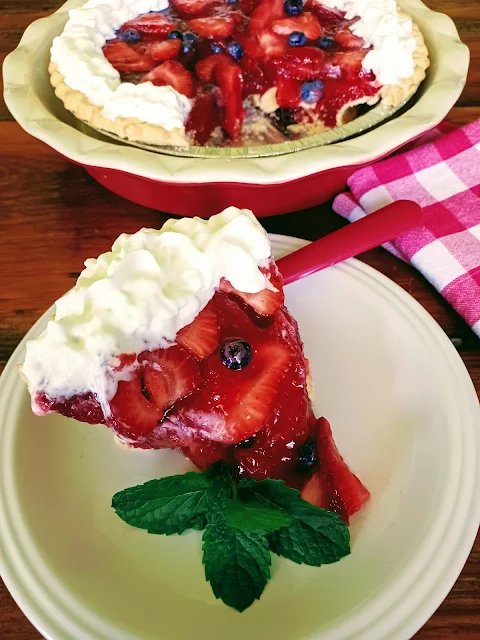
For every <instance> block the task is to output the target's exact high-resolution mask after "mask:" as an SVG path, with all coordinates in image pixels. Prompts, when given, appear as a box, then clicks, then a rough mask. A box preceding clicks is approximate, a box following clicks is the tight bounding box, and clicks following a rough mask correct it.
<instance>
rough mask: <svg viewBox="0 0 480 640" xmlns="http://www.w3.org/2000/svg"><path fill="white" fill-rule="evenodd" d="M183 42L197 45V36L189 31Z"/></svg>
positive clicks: (184, 35)
mask: <svg viewBox="0 0 480 640" xmlns="http://www.w3.org/2000/svg"><path fill="white" fill-rule="evenodd" d="M183 41H184V42H185V44H195V43H196V42H197V36H196V34H195V33H192V32H191V31H187V33H184V34H183Z"/></svg>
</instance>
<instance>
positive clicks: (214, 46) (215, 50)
mask: <svg viewBox="0 0 480 640" xmlns="http://www.w3.org/2000/svg"><path fill="white" fill-rule="evenodd" d="M210 49H211V50H212V51H213V53H222V52H223V47H222V46H221V45H219V44H215V43H214V42H212V44H211V45H210Z"/></svg>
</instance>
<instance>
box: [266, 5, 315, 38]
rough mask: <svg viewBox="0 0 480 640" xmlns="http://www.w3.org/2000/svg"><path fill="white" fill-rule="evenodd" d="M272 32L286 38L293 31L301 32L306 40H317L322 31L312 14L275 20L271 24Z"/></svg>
mask: <svg viewBox="0 0 480 640" xmlns="http://www.w3.org/2000/svg"><path fill="white" fill-rule="evenodd" d="M272 30H273V31H274V32H275V33H278V34H279V35H282V36H288V35H290V34H291V33H293V32H294V31H301V32H302V33H304V34H305V35H306V36H307V38H308V40H316V39H317V38H319V37H320V36H321V35H322V33H323V29H322V27H321V25H320V22H319V21H318V18H316V17H315V16H314V15H313V13H308V12H307V13H303V14H302V15H301V16H293V17H292V18H283V19H281V20H275V21H274V22H273V23H272Z"/></svg>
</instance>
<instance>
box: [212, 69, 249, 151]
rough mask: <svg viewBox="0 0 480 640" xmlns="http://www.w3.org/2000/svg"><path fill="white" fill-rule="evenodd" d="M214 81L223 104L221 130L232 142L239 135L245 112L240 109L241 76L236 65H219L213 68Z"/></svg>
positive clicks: (241, 97)
mask: <svg viewBox="0 0 480 640" xmlns="http://www.w3.org/2000/svg"><path fill="white" fill-rule="evenodd" d="M215 79H216V81H217V84H218V86H219V87H220V90H221V92H222V96H223V101H224V104H225V120H224V123H223V128H224V129H225V131H226V132H227V133H228V135H229V136H230V138H231V139H232V140H235V139H236V138H238V136H239V135H240V132H241V130H242V123H243V119H244V117H245V111H244V110H243V107H242V102H243V95H242V88H243V76H242V70H241V68H240V67H239V66H238V65H232V64H223V63H222V64H219V65H217V66H216V67H215Z"/></svg>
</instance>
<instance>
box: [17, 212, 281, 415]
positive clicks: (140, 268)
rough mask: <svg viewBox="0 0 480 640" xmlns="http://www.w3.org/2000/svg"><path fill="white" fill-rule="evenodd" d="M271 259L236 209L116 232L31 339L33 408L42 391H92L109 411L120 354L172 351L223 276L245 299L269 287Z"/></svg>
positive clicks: (265, 243) (248, 216)
mask: <svg viewBox="0 0 480 640" xmlns="http://www.w3.org/2000/svg"><path fill="white" fill-rule="evenodd" d="M270 253H271V252H270V243H269V240H268V237H267V235H266V232H265V231H264V229H263V228H262V227H261V225H260V224H259V222H258V221H257V220H256V218H255V217H254V215H253V214H252V212H251V211H248V210H246V209H243V210H240V209H236V208H235V207H230V208H229V209H226V210H225V211H223V212H222V213H220V214H218V215H216V216H212V217H211V218H210V219H209V220H201V219H200V218H184V219H181V220H168V221H167V222H166V223H165V224H164V225H163V227H162V229H160V230H159V231H157V230H155V229H141V230H140V231H138V232H137V233H134V234H133V235H127V234H122V235H121V236H120V237H119V238H118V239H117V240H116V241H115V242H114V244H113V246H112V250H111V251H109V252H108V253H103V254H102V255H100V256H99V257H98V258H96V259H88V260H86V262H85V269H84V270H83V271H82V273H81V274H80V277H79V278H78V281H77V283H76V285H75V287H74V288H73V289H71V290H70V291H69V292H68V293H67V294H65V295H64V296H63V297H61V298H60V299H59V300H57V302H56V309H55V316H54V318H53V320H51V321H50V322H49V323H48V325H47V327H46V329H45V331H44V332H43V333H42V334H41V335H40V336H38V337H37V338H35V339H33V340H29V341H28V342H27V347H26V356H25V362H24V364H23V366H22V374H23V376H24V377H25V378H26V380H27V383H28V388H29V391H30V394H31V396H32V408H33V410H34V412H35V413H38V414H41V413H43V410H42V408H41V407H40V406H38V405H37V404H36V400H35V398H36V395H37V392H39V391H41V392H43V393H45V394H46V395H47V396H49V397H51V398H56V397H65V398H68V397H71V396H73V395H76V394H82V393H88V392H92V393H94V394H95V395H96V397H97V399H98V400H99V402H100V404H101V405H102V408H103V410H104V413H105V415H108V412H109V409H108V400H109V399H111V398H112V397H113V396H114V394H115V392H116V387H117V383H118V379H119V377H118V375H117V376H115V375H113V376H112V375H111V374H110V375H109V371H110V372H112V370H113V368H114V367H115V366H118V364H119V361H118V362H117V360H118V356H119V355H121V354H124V353H125V354H130V353H136V354H138V353H141V352H142V351H144V350H146V349H158V348H167V347H169V346H171V345H172V344H173V343H174V341H175V336H176V334H177V332H178V331H179V330H180V329H182V328H183V327H185V326H186V325H188V324H190V323H191V322H193V320H194V319H195V317H196V316H197V315H198V314H199V313H200V311H201V310H202V309H203V308H204V307H205V306H206V304H207V303H208V302H209V300H211V298H212V297H213V295H214V293H215V290H216V288H217V287H218V285H219V283H220V280H221V279H222V278H226V279H227V280H229V281H230V283H231V284H232V285H233V286H234V287H235V288H236V289H238V290H239V291H244V292H247V293H257V292H259V291H262V290H263V289H265V288H272V285H271V283H270V281H269V280H268V278H267V277H266V276H265V275H263V273H262V272H261V270H260V267H261V266H266V265H267V264H268V260H269V258H270ZM127 375H128V372H127Z"/></svg>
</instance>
